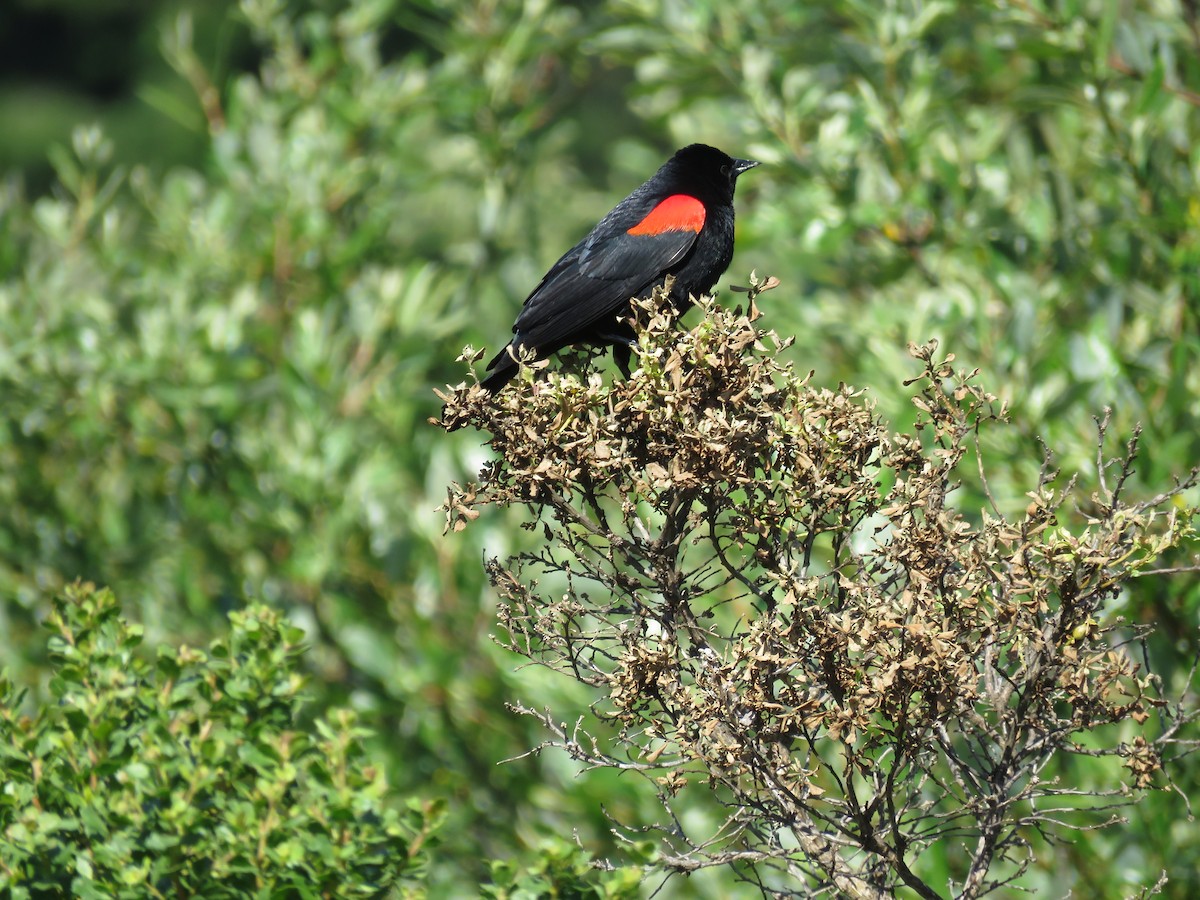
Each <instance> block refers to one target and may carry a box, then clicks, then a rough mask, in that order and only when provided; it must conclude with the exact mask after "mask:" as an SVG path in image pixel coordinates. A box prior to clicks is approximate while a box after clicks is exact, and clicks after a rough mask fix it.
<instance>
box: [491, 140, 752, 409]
mask: <svg viewBox="0 0 1200 900" xmlns="http://www.w3.org/2000/svg"><path fill="white" fill-rule="evenodd" d="M758 164H759V163H758V162H757V161H755V160H752V159H735V158H734V157H731V156H729V155H727V154H725V153H723V152H722V151H720V150H718V149H717V148H716V147H710V146H708V145H707V144H690V145H689V146H687V147H684V148H682V149H681V150H678V151H676V152H675V154H674V155H673V156H672V157H671V158H670V159H669V160H667V161H666V162H665V163H664V164H663V165H662V167H661V168H659V170H658V171H657V172H655V173H654V174H653V175H652V176H651V177H650V179H649V180H648V181H646V182H645V183H644V184H643V185H641V186H640V187H638V188H636V189H635V190H634V191H633V193H631V194H630V195H629V196H628V197H626V198H625V199H624V200H622V201H621V202H620V203H618V204H617V205H616V206H615V207H613V209H612V211H611V212H609V213H608V215H606V216H605V217H604V218H603V219H601V220H600V222H599V224H597V225H596V227H595V228H593V229H592V230H591V231H590V232H589V233H588V234H587V236H586V237H584V238H583V240H581V241H580V242H579V243H578V244H576V245H575V246H574V247H572V248H571V249H570V250H568V251H567V252H566V253H564V254H563V255H562V257H561V258H560V259H559V260H558V262H556V263H555V264H554V265H553V266H551V267H550V271H548V272H547V273H546V274H545V276H543V278H542V280H541V281H540V282H539V283H538V285H537V287H535V288H534V289H533V291H532V292H531V293H530V294H529V297H528V298H527V299H526V300H525V303H524V305H523V306H522V308H521V312H520V314H519V315H518V316H517V321H516V323H515V324H514V325H513V337H512V339H511V340H510V341H509V342H508V344H507V345H505V347H504V349H503V350H501V351H500V352H499V353H498V354H496V356H495V358H493V359H492V361H491V362H489V363H488V366H487V373H488V374H487V376H486V377H485V378H484V379H483V381H481V382H480V386H481V387H482V388H483V389H484V390H485V391H487V392H488V393H491V394H494V393H496V392H497V391H499V390H500V389H501V388H503V387H504V386H505V385H506V384H507V383H508V382H509V381H510V380H511V379H512V377H513V376H514V375H516V374H517V371H518V370H519V363H518V360H521V359H527V358H528V355H529V354H530V352H532V353H533V358H534V359H545V358H546V357H548V356H550V355H552V354H554V353H557V352H558V351H559V350H561V349H563V348H564V347H568V346H574V345H578V344H590V345H599V346H612V347H613V358H614V359H615V361H616V363H617V365H618V367H619V368H620V369H621V371H622V373H623V374H624V375H625V377H627V378H628V377H629V358H630V348H631V347H632V346H633V344H634V343H635V342H636V340H637V338H636V335H635V334H634V332H633V328H632V326H631V325H630V323H629V321H628V318H629V313H630V312H631V309H630V301H631V299H634V298H639V299H645V298H648V297H650V295H651V293H652V292H653V291H654V289H655V288H656V287H660V286H661V285H663V283H664V280H665V279H666V278H667V276H673V278H674V281H673V283H672V286H671V294H670V299H671V303H672V305H673V306H675V308H676V309H677V310H678V311H679V312H680V313H682V312H685V311H686V310H687V309H688V307H689V306H690V305H691V300H690V298H691V297H693V296H699V295H701V294H704V293H707V292H708V291H710V290H711V289H712V286H713V285H714V284H715V283H716V281H717V279H718V278H720V277H721V274H722V273H723V272H724V271H725V270H726V269H727V268H728V267H729V263H730V261H731V260H732V259H733V190H734V186H735V185H736V184H737V179H738V176H739V175H741V174H742V173H743V172H745V171H747V170H748V169H752V168H754V167H755V166H757V165H758Z"/></svg>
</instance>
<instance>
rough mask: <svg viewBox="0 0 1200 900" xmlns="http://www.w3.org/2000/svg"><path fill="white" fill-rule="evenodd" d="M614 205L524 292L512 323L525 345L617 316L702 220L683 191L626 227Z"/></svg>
mask: <svg viewBox="0 0 1200 900" xmlns="http://www.w3.org/2000/svg"><path fill="white" fill-rule="evenodd" d="M618 212H621V210H620V207H618V209H617V210H614V211H613V214H610V216H609V217H608V220H607V221H605V222H601V223H600V225H599V226H597V228H596V230H595V231H593V232H592V234H591V235H589V236H588V237H587V238H586V239H585V240H584V241H583V242H582V243H581V244H580V245H578V246H577V247H575V248H573V249H572V250H571V251H570V252H569V253H567V254H566V255H565V256H564V257H563V258H562V259H560V260H559V261H558V262H557V263H556V264H555V265H554V267H553V268H552V269H551V270H550V271H549V272H547V273H546V277H545V278H543V279H542V282H541V283H540V284H539V285H538V286H537V287H536V288H535V289H534V291H533V293H531V294H530V295H529V299H528V300H526V301H525V306H524V308H523V309H522V310H521V314H520V315H519V316H518V317H517V322H516V324H515V325H514V326H513V331H514V332H516V333H517V335H518V336H519V338H520V340H521V342H522V343H523V344H524V345H525V346H528V347H546V346H551V345H553V344H554V343H555V342H557V341H563V340H569V339H570V338H571V337H572V336H573V335H575V334H579V333H580V332H584V331H587V330H588V329H589V328H590V327H591V326H592V325H594V324H596V323H597V322H599V321H600V320H602V319H604V318H605V317H607V316H612V315H614V314H615V313H617V312H618V311H619V310H620V309H621V308H622V307H623V305H624V304H625V303H626V301H628V300H629V298H630V297H631V296H633V295H634V294H636V293H638V292H639V291H641V290H644V289H645V288H646V287H647V286H648V285H650V284H653V283H654V282H655V281H657V280H658V279H659V278H661V277H662V276H663V275H665V274H666V273H667V272H668V271H669V270H670V269H671V268H672V267H673V266H674V265H675V264H676V263H678V262H679V261H680V260H681V259H683V258H684V257H685V256H686V255H687V253H688V251H689V250H691V249H692V246H693V245H694V244H695V243H696V238H697V236H698V235H699V234H700V229H701V228H703V227H704V217H705V209H704V204H703V203H701V202H700V201H699V200H697V199H696V198H695V197H691V196H688V195H687V194H672V195H671V196H669V197H667V198H665V199H663V200H659V201H658V202H657V203H655V204H653V205H652V206H651V207H650V209H649V210H648V211H647V212H646V213H645V215H642V216H641V217H640V218H638V219H637V220H636V221H635V224H634V225H632V226H630V227H628V228H626V229H623V230H622V229H619V228H613V227H612V224H611V221H612V216H613V215H614V214H616V213H618ZM625 212H626V213H627V212H628V210H625ZM606 225H607V226H609V227H605V226H606Z"/></svg>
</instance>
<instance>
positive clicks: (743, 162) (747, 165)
mask: <svg viewBox="0 0 1200 900" xmlns="http://www.w3.org/2000/svg"><path fill="white" fill-rule="evenodd" d="M758 164H759V162H758V160H757V159H735V160H734V161H733V177H734V178H737V177H738V176H739V175H741V174H742V173H743V172H745V171H746V170H747V169H753V168H754V167H755V166H757V165H758Z"/></svg>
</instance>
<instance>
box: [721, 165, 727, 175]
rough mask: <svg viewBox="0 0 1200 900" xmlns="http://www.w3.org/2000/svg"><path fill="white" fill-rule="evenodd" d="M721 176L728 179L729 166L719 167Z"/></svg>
mask: <svg viewBox="0 0 1200 900" xmlns="http://www.w3.org/2000/svg"><path fill="white" fill-rule="evenodd" d="M721 174H722V175H724V176H725V177H727V178H728V177H729V166H721Z"/></svg>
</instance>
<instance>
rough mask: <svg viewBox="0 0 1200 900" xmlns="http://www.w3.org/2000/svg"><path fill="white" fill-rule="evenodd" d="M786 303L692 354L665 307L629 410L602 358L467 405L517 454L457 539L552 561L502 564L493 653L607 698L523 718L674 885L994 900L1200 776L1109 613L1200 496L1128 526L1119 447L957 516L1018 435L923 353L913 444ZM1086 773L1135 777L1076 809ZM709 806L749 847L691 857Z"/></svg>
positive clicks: (946, 362)
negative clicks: (996, 435) (1081, 467)
mask: <svg viewBox="0 0 1200 900" xmlns="http://www.w3.org/2000/svg"><path fill="white" fill-rule="evenodd" d="M771 286H773V282H759V281H757V280H755V279H753V277H752V289H751V292H750V295H749V300H750V312H749V313H747V314H743V313H742V312H741V309H740V308H739V309H738V310H736V311H733V312H730V311H727V310H725V309H722V308H721V307H718V306H715V305H712V304H710V303H708V302H707V301H703V302H702V306H703V318H702V320H701V321H700V322H699V323H698V324H697V325H696V326H695V327H693V328H691V329H690V330H680V329H679V328H678V327H677V325H676V322H675V321H674V319H673V317H672V316H671V315H670V314H668V313H664V312H656V311H655V310H656V309H659V308H661V307H662V306H664V305H665V304H664V300H663V297H662V296H659V297H656V298H655V299H654V300H652V301H650V302H647V303H644V304H641V306H640V309H639V313H640V315H641V316H642V318H643V319H644V320H645V321H644V328H643V329H642V331H641V344H640V349H639V351H638V358H639V361H640V368H639V369H638V370H637V371H636V372H635V373H634V374H633V377H632V378H630V379H628V380H626V381H622V380H615V381H613V382H612V383H611V384H606V383H605V381H604V380H603V378H602V377H601V376H600V375H599V374H598V373H597V372H596V370H595V369H593V368H592V367H591V366H590V364H588V363H587V361H586V359H585V361H584V365H583V368H582V369H581V370H580V371H579V372H578V373H577V374H576V373H570V372H568V373H566V374H563V373H560V372H555V371H553V370H551V371H550V374H549V375H548V377H547V378H546V379H545V380H538V381H532V382H531V379H530V378H529V377H528V372H529V370H525V372H526V377H525V378H524V379H523V383H521V384H520V386H519V388H518V389H516V390H509V391H506V392H503V393H501V394H500V395H498V396H495V397H493V396H491V395H489V394H487V393H485V392H482V391H480V390H478V389H476V388H475V386H474V385H470V384H464V385H461V386H460V387H459V388H458V389H457V390H456V391H455V392H453V393H452V394H449V395H447V396H446V397H445V399H446V401H447V405H446V409H445V412H444V419H443V421H444V423H446V424H447V425H448V426H451V427H453V426H458V425H462V424H464V423H469V424H471V425H473V426H474V427H475V428H477V429H479V430H481V431H486V432H488V433H490V435H491V437H490V439H489V443H490V445H491V447H492V448H493V449H494V450H495V451H496V457H495V458H494V459H493V460H492V461H490V462H488V463H487V464H485V466H484V468H483V470H482V472H481V475H480V481H479V482H478V483H477V484H469V485H467V486H465V487H459V486H457V485H455V486H454V487H452V488H451V491H450V496H449V498H448V501H447V504H446V511H447V517H448V520H447V528H448V529H454V530H462V529H463V528H465V527H466V526H467V524H468V523H469V522H471V521H473V520H474V519H476V518H477V517H478V515H479V512H480V508H481V507H488V506H498V507H522V508H524V509H525V510H526V525H527V527H529V528H531V529H534V528H539V529H541V530H542V532H543V533H544V535H545V538H546V541H547V543H546V545H545V546H543V547H542V548H541V549H538V550H534V551H530V552H525V553H519V554H517V555H515V556H513V557H511V558H509V559H507V560H504V561H501V560H498V559H492V560H490V561H489V562H488V564H487V570H488V575H489V577H490V579H491V582H492V584H493V586H494V587H495V588H496V589H497V590H498V591H499V593H500V596H501V597H502V599H503V603H504V605H503V607H502V609H501V613H500V617H501V623H502V624H503V626H504V628H505V630H506V632H507V636H508V637H507V644H508V646H510V647H511V648H512V649H513V650H514V651H516V652H517V653H520V654H522V655H523V656H526V657H528V658H529V659H531V660H534V661H536V662H539V663H541V664H542V665H544V666H547V667H549V668H551V669H553V670H555V671H558V672H561V673H564V674H566V675H568V676H570V677H571V678H573V679H575V680H577V681H579V682H582V683H583V684H586V685H587V686H589V688H591V689H592V690H593V692H594V694H595V700H594V703H593V704H592V712H593V713H594V716H595V720H596V722H595V723H594V724H593V725H592V726H588V725H587V724H586V723H585V722H584V721H583V720H582V719H581V720H580V721H578V722H577V723H576V724H575V725H574V727H569V726H567V725H566V724H564V723H563V722H562V721H561V719H560V718H559V717H560V716H561V715H562V713H561V711H559V712H554V711H550V710H545V711H539V710H535V709H532V708H528V707H524V706H522V707H520V708H519V709H520V711H521V712H523V713H526V714H527V715H530V716H533V717H535V718H536V719H538V720H539V721H541V722H542V724H543V725H544V726H545V727H546V728H547V729H548V730H549V732H550V733H551V738H550V739H549V740H548V741H547V742H546V743H545V744H543V745H542V747H543V748H544V747H558V748H562V749H564V750H565V751H566V752H567V753H569V754H570V755H571V756H572V757H573V758H574V759H576V760H579V761H581V762H582V763H584V764H585V765H587V766H589V767H593V768H607V769H613V770H617V771H624V772H635V773H638V774H640V775H642V776H644V777H646V778H648V779H650V780H652V781H653V782H654V783H655V785H656V786H657V788H658V790H659V794H660V798H661V800H662V802H663V804H664V805H665V806H666V807H667V809H668V810H669V811H670V812H671V816H670V818H669V820H668V821H667V822H666V823H663V824H661V825H659V826H657V829H658V830H659V831H660V833H661V835H662V841H663V856H662V858H661V863H662V865H663V866H665V867H666V868H667V869H668V870H674V871H678V872H690V871H693V870H695V869H697V868H702V867H706V866H713V865H719V864H729V865H732V866H734V867H735V868H736V869H737V870H738V873H739V874H740V876H741V877H742V878H744V879H746V880H748V881H749V882H751V883H752V884H754V885H756V886H758V887H760V888H761V889H762V890H764V892H766V893H768V894H770V895H773V896H798V895H804V894H806V892H807V891H809V890H815V889H818V888H822V887H833V888H835V889H836V890H837V891H838V892H840V893H842V894H845V895H848V896H859V897H880V898H882V897H887V896H893V895H894V893H895V892H896V891H898V890H902V889H907V890H910V891H913V892H915V893H916V894H917V895H919V896H922V897H929V898H936V897H938V896H941V895H942V892H943V891H945V890H947V889H950V890H951V891H952V892H953V893H954V894H955V895H956V896H960V897H978V896H982V895H984V894H987V893H990V892H993V891H996V890H998V889H1000V888H1002V887H1003V886H1005V885H1007V884H1009V883H1011V882H1013V881H1017V880H1019V879H1020V878H1021V876H1022V875H1023V874H1024V873H1025V871H1026V869H1027V867H1028V866H1029V865H1030V862H1031V861H1032V859H1033V858H1034V857H1035V855H1036V853H1035V850H1034V848H1033V843H1032V842H1033V841H1034V839H1035V838H1036V836H1038V835H1044V836H1046V837H1048V838H1052V839H1056V838H1061V837H1063V836H1064V834H1065V833H1067V832H1071V831H1078V830H1084V829H1092V828H1097V827H1101V826H1103V825H1106V824H1114V823H1116V822H1117V821H1119V817H1118V816H1117V815H1116V814H1115V812H1114V810H1116V809H1118V808H1120V807H1122V806H1127V805H1129V804H1131V803H1132V802H1133V801H1134V799H1135V798H1136V797H1137V796H1139V794H1140V792H1143V791H1145V790H1147V789H1151V788H1163V787H1171V786H1172V782H1171V777H1170V763H1171V762H1173V761H1174V760H1175V759H1178V758H1180V757H1182V756H1183V755H1185V754H1187V753H1188V752H1190V751H1191V750H1194V749H1195V747H1196V745H1197V735H1196V732H1195V729H1194V728H1193V727H1191V726H1192V725H1193V723H1194V721H1195V720H1196V718H1197V717H1198V716H1200V712H1197V711H1196V710H1195V709H1194V708H1191V707H1189V706H1187V705H1185V704H1184V702H1183V700H1180V701H1176V702H1172V701H1171V700H1170V698H1168V697H1167V696H1166V695H1165V694H1164V691H1163V689H1162V686H1161V684H1160V683H1159V681H1158V680H1157V679H1156V678H1155V677H1154V675H1153V674H1152V673H1150V672H1148V671H1146V668H1145V665H1144V664H1143V663H1142V662H1140V661H1139V660H1140V659H1141V658H1142V657H1143V655H1144V650H1142V649H1139V648H1140V647H1141V644H1142V641H1143V638H1144V636H1145V635H1146V634H1147V633H1148V631H1149V629H1148V628H1147V627H1139V626H1136V625H1132V624H1130V623H1129V622H1127V621H1126V620H1125V619H1124V617H1123V616H1121V615H1119V614H1117V611H1116V608H1115V607H1114V601H1115V600H1116V599H1117V598H1118V596H1119V594H1120V593H1121V591H1122V590H1123V589H1124V588H1125V586H1127V585H1128V584H1129V583H1130V582H1131V581H1132V580H1133V579H1135V578H1138V577H1139V576H1141V575H1142V574H1143V573H1146V572H1148V571H1149V570H1151V569H1153V568H1155V567H1156V566H1157V565H1160V560H1161V559H1162V558H1163V557H1164V555H1166V554H1170V553H1172V552H1173V551H1174V550H1175V548H1177V547H1180V546H1181V545H1183V546H1190V547H1192V548H1195V546H1196V538H1197V535H1196V532H1195V529H1194V526H1193V519H1194V516H1195V514H1196V511H1195V510H1193V509H1188V508H1186V507H1183V506H1182V505H1181V504H1179V503H1178V502H1177V501H1179V499H1180V496H1181V494H1182V493H1183V492H1184V491H1186V490H1188V489H1190V488H1192V487H1193V486H1195V484H1196V483H1197V471H1196V470H1193V471H1192V472H1191V473H1190V474H1189V475H1188V476H1187V477H1186V478H1185V479H1184V480H1182V481H1181V482H1179V483H1177V484H1175V485H1173V486H1171V487H1169V488H1168V489H1167V490H1165V491H1164V492H1163V493H1161V494H1159V495H1158V496H1155V497H1152V498H1150V499H1147V500H1142V501H1136V500H1133V499H1130V498H1128V497H1127V496H1126V490H1127V484H1126V483H1127V481H1128V479H1129V477H1130V473H1131V472H1132V470H1133V466H1134V461H1135V459H1136V458H1137V452H1138V446H1137V439H1136V437H1134V438H1133V439H1132V440H1130V441H1129V444H1128V446H1127V448H1126V449H1125V451H1124V452H1123V453H1122V454H1120V455H1118V456H1117V457H1116V458H1110V457H1109V456H1108V455H1107V448H1106V446H1105V438H1106V433H1105V432H1106V428H1107V424H1108V423H1107V419H1105V420H1103V421H1102V422H1101V425H1100V433H1099V439H1098V443H1097V454H1098V458H1099V460H1100V463H1099V466H1098V484H1097V485H1096V486H1095V488H1094V490H1093V491H1091V492H1088V493H1086V494H1084V493H1081V492H1080V491H1079V490H1078V489H1077V485H1076V479H1075V478H1074V477H1071V478H1069V479H1066V480H1065V482H1064V479H1063V478H1062V476H1061V475H1060V473H1059V472H1058V471H1057V470H1056V469H1055V468H1054V466H1053V464H1052V462H1051V460H1050V458H1049V456H1048V455H1047V457H1046V459H1045V460H1044V461H1043V464H1042V469H1041V475H1040V477H1039V478H1038V480H1037V482H1036V483H1035V484H1031V485H1029V490H1028V493H1027V495H1026V498H1027V501H1028V502H1027V506H1026V509H1025V511H1024V513H1023V514H1021V515H1017V516H1010V515H1006V514H1004V513H1003V512H1002V511H1001V507H1002V506H1008V505H1011V499H1012V498H996V497H993V496H992V491H991V487H990V485H989V483H988V481H987V478H986V474H985V472H986V467H985V463H984V460H983V459H982V458H981V457H980V458H977V459H976V463H977V465H978V476H977V478H975V479H974V480H975V481H976V485H977V489H979V490H981V491H982V493H983V494H984V495H985V496H987V497H988V498H989V499H990V501H991V502H990V506H989V508H986V509H983V510H975V509H970V508H965V507H963V506H961V505H960V504H959V502H958V501H959V500H960V496H959V495H958V494H956V491H957V490H958V488H959V486H960V481H961V480H963V479H964V478H968V479H969V478H971V476H970V475H969V474H968V473H967V472H966V471H964V470H965V469H966V467H965V466H963V462H964V460H965V459H967V457H968V455H969V454H970V453H971V452H972V451H973V450H974V451H975V452H976V453H978V447H979V443H978V435H979V433H980V431H986V430H987V429H989V428H993V427H996V426H997V425H998V424H999V423H1002V422H1003V421H1004V420H1005V417H1006V410H1005V408H1004V405H1003V404H1002V403H1000V402H999V401H998V400H997V399H996V398H995V397H994V396H992V395H990V394H988V393H987V392H986V391H985V390H983V389H982V388H981V387H980V386H979V385H978V384H977V383H976V375H975V373H970V372H965V373H964V372H961V371H958V370H956V369H955V367H954V365H953V357H952V356H943V355H941V354H939V353H938V351H937V346H936V344H935V343H931V344H929V345H926V346H920V347H916V346H914V347H913V348H911V349H912V354H913V356H915V357H916V358H917V360H918V361H919V363H920V366H921V371H920V374H919V375H917V377H915V378H913V379H911V380H910V381H909V382H907V383H908V384H916V385H917V393H916V396H914V397H913V398H912V403H913V405H914V406H915V407H916V409H917V411H918V415H917V418H916V422H915V424H914V425H913V427H912V428H911V429H905V430H903V431H893V429H892V428H891V427H890V426H889V424H888V423H886V422H885V421H883V420H882V419H881V418H880V417H879V416H878V415H877V414H876V413H875V412H874V411H873V409H872V405H871V403H870V402H869V401H868V400H866V399H865V398H864V392H863V391H860V390H857V389H854V388H851V387H847V386H844V385H843V386H841V387H839V388H838V389H836V390H833V389H826V388H817V387H815V386H812V385H810V384H809V382H808V378H807V377H801V376H799V375H798V374H797V373H796V372H795V371H794V370H793V368H792V365H791V364H790V363H789V362H787V361H786V359H785V354H786V351H787V349H788V347H789V346H790V343H791V342H790V341H787V340H781V339H780V338H779V337H778V336H777V335H775V334H774V333H772V332H768V331H764V330H762V329H760V328H759V327H758V326H757V325H756V324H754V320H755V317H756V310H755V300H756V298H757V295H758V294H759V293H760V291H761V290H763V289H765V288H767V287H771ZM464 356H465V357H466V358H467V359H469V360H472V361H473V360H474V359H475V358H476V354H475V353H474V351H472V350H470V349H469V348H468V350H467V351H466V352H465V354H464ZM1185 568H1188V567H1185ZM1191 568H1192V570H1194V567H1191ZM539 749H541V748H539ZM1079 757H1091V758H1099V759H1105V760H1112V761H1118V762H1119V763H1120V764H1121V765H1123V766H1124V767H1125V770H1126V774H1125V777H1124V778H1122V777H1120V775H1119V771H1120V770H1119V769H1115V770H1114V768H1113V767H1111V766H1110V767H1107V768H1106V769H1105V770H1104V771H1105V775H1106V777H1107V783H1106V784H1104V785H1102V786H1100V787H1089V786H1087V785H1085V784H1082V783H1080V781H1079V780H1078V778H1076V777H1073V775H1072V763H1071V760H1072V759H1073V758H1079ZM710 791H711V792H712V793H713V794H714V796H715V797H716V798H717V799H718V800H719V802H720V803H721V804H722V806H723V807H724V808H725V810H726V812H727V818H726V819H725V820H724V822H723V823H721V824H720V825H719V827H717V828H716V829H715V830H713V831H709V832H702V833H699V834H696V833H694V828H689V827H688V826H686V825H685V824H684V820H683V819H682V818H681V817H680V816H678V815H677V814H676V807H677V806H679V805H680V804H681V802H682V804H683V806H684V808H688V807H689V806H692V805H694V804H689V803H687V802H686V798H687V797H688V796H689V795H692V794H696V793H700V794H704V793H706V792H710ZM680 798H684V799H683V800H682V801H681V799H680ZM637 824H638V825H642V826H644V823H637ZM931 851H932V853H933V855H932V856H931V855H930V854H931ZM931 859H937V860H940V861H941V862H940V863H939V864H931V862H930V860H931ZM1148 886H1149V885H1147V887H1148Z"/></svg>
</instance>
